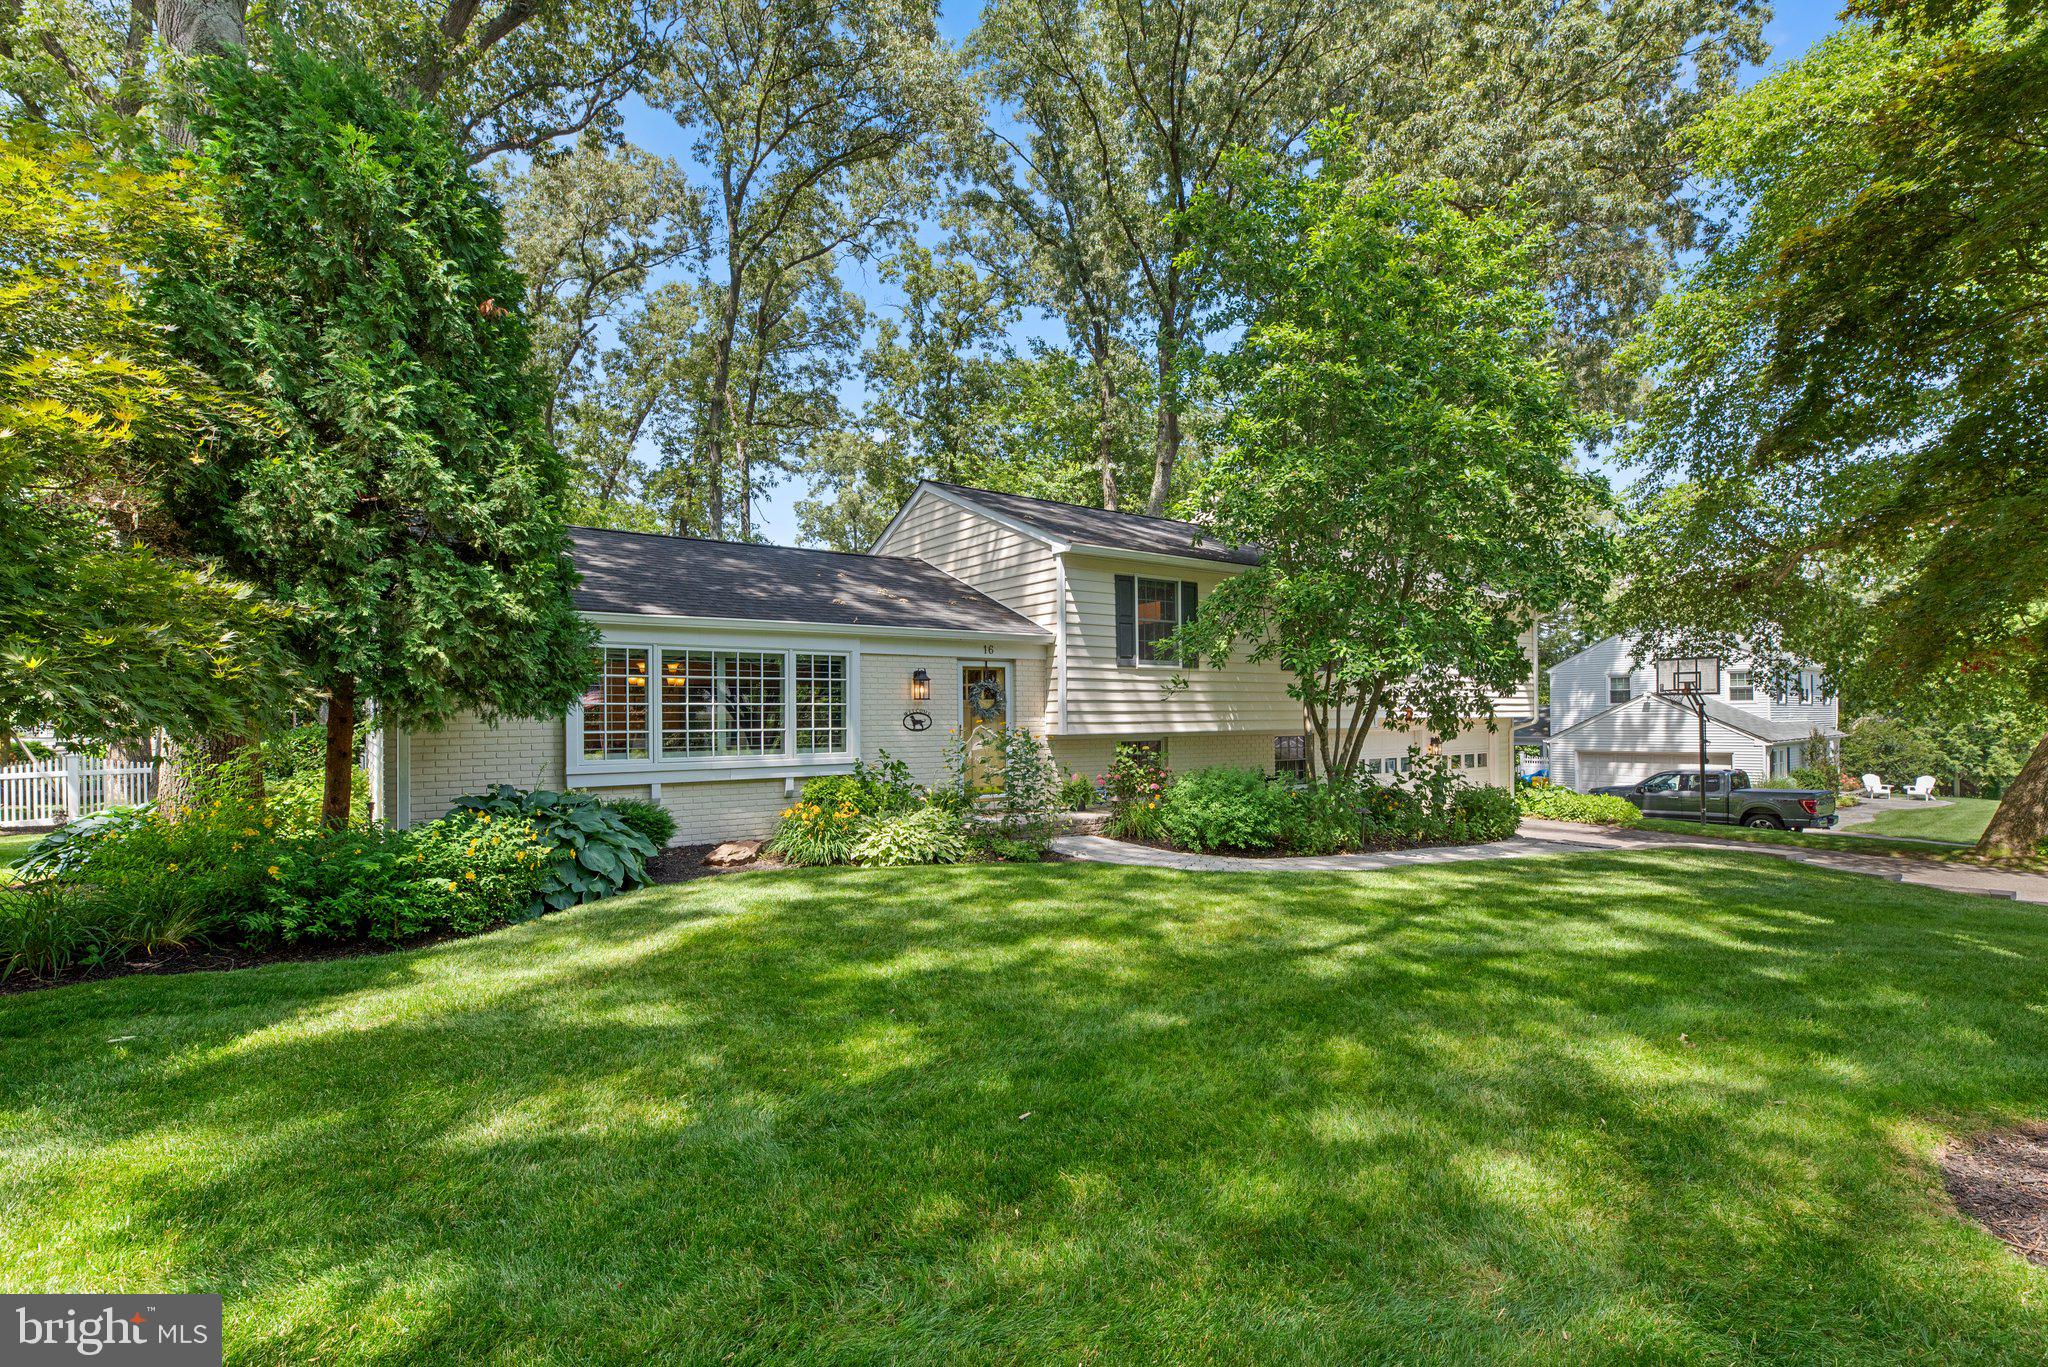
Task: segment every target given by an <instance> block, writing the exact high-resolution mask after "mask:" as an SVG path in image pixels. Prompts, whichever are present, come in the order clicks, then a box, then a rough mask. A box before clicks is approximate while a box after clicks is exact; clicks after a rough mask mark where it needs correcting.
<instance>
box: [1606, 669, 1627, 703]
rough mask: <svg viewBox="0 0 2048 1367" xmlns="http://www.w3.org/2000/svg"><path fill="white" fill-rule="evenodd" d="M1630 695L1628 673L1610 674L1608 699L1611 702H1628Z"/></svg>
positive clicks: (1608, 677) (1608, 678)
mask: <svg viewBox="0 0 2048 1367" xmlns="http://www.w3.org/2000/svg"><path fill="white" fill-rule="evenodd" d="M1629 697H1630V693H1629V684H1628V675H1626V674H1609V675H1608V676H1607V701H1608V702H1609V703H1618V702H1627V701H1628V700H1629Z"/></svg>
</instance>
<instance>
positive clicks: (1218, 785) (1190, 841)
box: [1159, 767, 1296, 850]
mask: <svg viewBox="0 0 2048 1367" xmlns="http://www.w3.org/2000/svg"><path fill="white" fill-rule="evenodd" d="M1295 807H1296V802H1295V797H1294V794H1293V793H1292V792H1291V791H1290V790H1289V789H1288V788H1287V787H1286V786H1285V785H1283V784H1279V783H1275V782H1274V781H1273V780H1272V778H1271V776H1269V775H1266V774H1262V773H1260V772H1259V771H1258V770H1256V769H1230V768H1220V767H1219V768H1213V769H1196V770H1193V771H1192V772H1189V773H1185V774H1182V775H1181V776H1180V777H1179V778H1178V779H1176V780H1175V781H1174V783H1173V786H1172V787H1170V788H1168V789H1167V790H1166V796H1165V799H1164V801H1162V802H1161V804H1160V808H1159V816H1160V824H1161V825H1162V826H1163V827H1164V829H1165V832H1166V836H1167V838H1168V839H1169V840H1171V841H1172V842H1173V843H1174V844H1175V845H1178V846H1180V847H1181V848H1182V849H1189V850H1268V849H1272V848H1274V847H1275V846H1277V845H1279V844H1280V843H1281V842H1282V840H1283V838H1284V837H1285V835H1286V834H1287V832H1288V831H1289V829H1290V828H1291V827H1292V826H1293V824H1294V823H1293V821H1292V814H1293V812H1294V810H1295Z"/></svg>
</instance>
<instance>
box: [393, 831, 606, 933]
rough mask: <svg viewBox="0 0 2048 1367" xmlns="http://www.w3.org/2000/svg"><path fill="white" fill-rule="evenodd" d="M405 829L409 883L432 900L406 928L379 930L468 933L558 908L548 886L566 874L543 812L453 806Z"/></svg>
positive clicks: (587, 860) (557, 837)
mask: <svg viewBox="0 0 2048 1367" xmlns="http://www.w3.org/2000/svg"><path fill="white" fill-rule="evenodd" d="M406 836H407V839H406V841H405V845H404V847H403V853H404V854H405V855H407V856H408V857H410V859H411V860H412V864H413V872H412V873H411V875H410V877H411V880H412V888H413V890H414V891H415V893H416V894H417V892H419V891H424V892H425V893H427V894H428V895H429V898H430V900H429V899H428V898H422V899H421V900H422V901H425V902H426V904H427V905H428V906H429V907H431V916H430V918H428V919H424V920H423V921H422V923H421V924H419V925H418V926H417V927H415V928H413V929H407V928H404V927H398V928H396V929H395V931H394V933H393V934H392V935H390V936H387V937H386V938H398V937H400V936H403V935H406V934H412V933H417V931H419V930H427V929H439V928H441V927H442V926H445V927H446V928H447V929H449V930H452V931H455V932H457V933H458V934H469V933H471V932H474V931H478V930H482V929H484V928H486V927H488V926H494V925H499V924H502V923H504V922H506V921H519V920H524V919H525V918H527V917H529V916H532V915H535V914H537V913H538V912H539V911H541V910H542V909H543V908H552V909H556V910H559V908H558V907H555V906H554V904H553V903H552V902H551V901H549V898H548V894H549V892H550V890H551V889H555V888H558V887H559V886H560V885H561V884H562V883H563V882H565V881H566V880H564V879H563V877H562V870H561V867H560V866H561V864H562V862H563V861H562V857H561V853H560V843H557V844H555V846H554V849H553V852H552V853H551V851H550V842H551V841H556V842H559V841H560V840H561V836H560V835H559V832H557V831H555V830H552V829H551V826H550V823H549V821H548V820H546V819H545V818H543V819H538V820H534V819H529V820H524V821H522V820H518V819H513V818H506V817H502V816H499V815H497V814H495V813H492V812H480V811H465V810H457V811H453V812H450V813H449V814H448V815H446V816H444V817H442V818H441V819H440V820H438V821H433V822H429V823H428V824H427V825H425V826H421V827H418V828H416V829H414V830H411V831H408V832H406ZM590 848H591V846H590V843H589V842H588V840H586V844H585V846H584V850H585V854H584V857H583V859H582V862H583V863H584V864H585V865H586V866H588V865H591V864H593V863H594V861H593V860H592V859H590V858H589V850H590ZM422 884H424V888H422V887H421V885H422ZM597 895H598V896H603V895H605V894H603V893H598V894H597ZM582 900H585V901H588V900H590V898H588V897H585V898H583V899H582Z"/></svg>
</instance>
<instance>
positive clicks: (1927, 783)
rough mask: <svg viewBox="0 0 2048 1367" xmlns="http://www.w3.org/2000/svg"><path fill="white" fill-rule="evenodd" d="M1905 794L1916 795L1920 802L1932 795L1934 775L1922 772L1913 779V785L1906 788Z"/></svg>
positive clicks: (1908, 795)
mask: <svg viewBox="0 0 2048 1367" xmlns="http://www.w3.org/2000/svg"><path fill="white" fill-rule="evenodd" d="M1906 796H1907V797H1917V798H1919V799H1920V800H1921V801H1922V802H1925V801H1927V800H1928V799H1930V798H1932V797H1933V796H1934V776H1933V775H1932V774H1922V775H1920V777H1918V778H1916V779H1914V780H1913V786H1912V787H1910V788H1908V789H1906Z"/></svg>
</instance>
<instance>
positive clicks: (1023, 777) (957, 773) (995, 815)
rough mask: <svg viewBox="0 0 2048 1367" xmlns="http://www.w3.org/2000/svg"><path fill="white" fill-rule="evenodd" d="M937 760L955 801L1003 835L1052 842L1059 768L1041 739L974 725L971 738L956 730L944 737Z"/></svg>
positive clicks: (1037, 843)
mask: <svg viewBox="0 0 2048 1367" xmlns="http://www.w3.org/2000/svg"><path fill="white" fill-rule="evenodd" d="M940 758H941V762H942V763H943V764H944V766H945V770H946V781H945V782H944V783H943V784H941V785H940V789H942V790H946V791H948V792H949V793H950V798H949V800H950V801H951V802H952V803H953V804H954V805H957V806H960V807H963V808H967V807H971V808H972V810H973V811H974V812H976V813H977V814H979V815H981V816H983V817H985V818H988V819H989V820H991V821H993V822H994V823H995V824H996V825H997V826H998V827H999V828H1000V830H1001V834H1002V835H1003V837H1004V838H1005V839H1008V840H1014V841H1022V842H1025V843H1027V844H1031V845H1035V846H1037V847H1039V848H1040V849H1043V848H1044V847H1045V845H1046V844H1047V843H1048V842H1049V841H1051V839H1052V824H1053V818H1054V817H1055V816H1056V815H1057V814H1058V812H1059V810H1060V809H1059V800H1060V769H1059V765H1058V763H1057V762H1055V761H1054V759H1053V757H1052V751H1051V750H1050V749H1048V748H1047V747H1046V744H1045V742H1044V741H1042V740H1040V739H1039V738H1038V737H1036V736H1034V735H1032V734H1031V733H1030V732H1029V731H1027V730H1025V729H1024V728H1023V727H1021V726H977V727H975V728H974V730H973V732H972V736H971V739H970V736H969V735H968V734H967V733H963V732H960V731H955V732H954V733H953V734H952V735H951V736H950V737H948V738H947V741H946V744H945V747H944V749H943V750H942V751H941V756H940ZM935 795H936V793H935Z"/></svg>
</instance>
